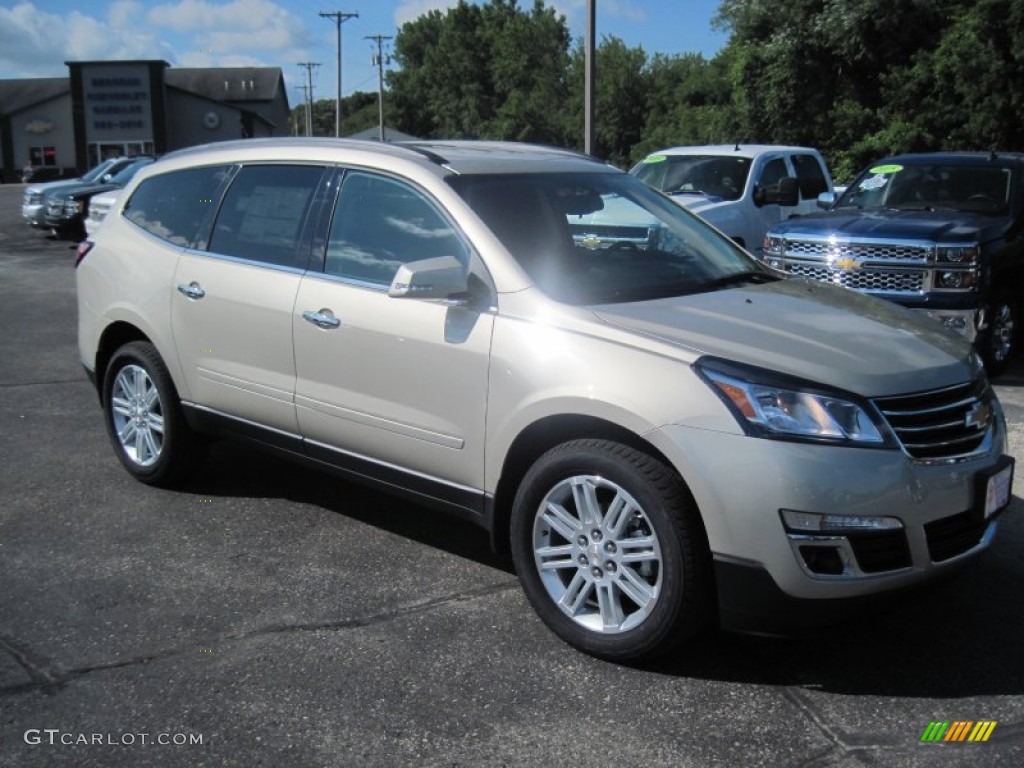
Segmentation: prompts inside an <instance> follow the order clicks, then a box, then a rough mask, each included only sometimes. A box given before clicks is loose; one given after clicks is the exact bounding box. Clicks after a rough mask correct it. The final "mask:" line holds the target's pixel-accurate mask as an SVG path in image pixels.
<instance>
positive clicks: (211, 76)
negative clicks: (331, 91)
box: [164, 67, 287, 102]
mask: <svg viewBox="0 0 1024 768" xmlns="http://www.w3.org/2000/svg"><path fill="white" fill-rule="evenodd" d="M164 82H165V83H167V85H173V86H174V87H175V88H180V89H181V90H183V91H191V92H192V93H198V94H199V95H200V96H205V97H206V98H208V99H213V100H214V101H227V102H231V101H273V100H274V98H275V97H276V96H277V93H278V91H279V90H280V91H281V92H282V93H284V77H283V76H282V74H281V69H280V67H216V68H209V69H206V68H203V69H199V68H183V69H176V68H169V69H167V70H166V71H165V72H164ZM285 97H286V98H287V94H285Z"/></svg>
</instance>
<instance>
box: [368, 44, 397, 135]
mask: <svg viewBox="0 0 1024 768" xmlns="http://www.w3.org/2000/svg"><path fill="white" fill-rule="evenodd" d="M363 39H364V40H376V41H377V56H376V59H377V113H378V114H379V115H380V141H381V143H382V144H383V143H384V53H383V51H382V47H383V45H384V41H385V40H390V39H391V38H390V37H387V36H386V35H367V36H366V37H365V38H363Z"/></svg>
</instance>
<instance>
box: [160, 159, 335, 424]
mask: <svg viewBox="0 0 1024 768" xmlns="http://www.w3.org/2000/svg"><path fill="white" fill-rule="evenodd" d="M324 176H325V169H324V168H323V167H320V166H315V165H287V164H278V165H249V166H244V167H242V168H241V169H240V170H239V171H238V174H237V175H236V176H235V178H234V179H233V180H232V182H231V185H230V187H229V188H228V190H227V193H226V195H225V197H224V202H223V203H222V205H221V207H220V211H219V213H218V215H217V219H216V224H215V226H214V228H213V232H212V234H211V236H210V242H209V245H208V248H205V249H202V248H193V249H189V250H186V251H185V252H184V253H183V254H182V256H181V258H180V259H179V261H178V269H177V273H176V275H175V281H174V285H175V291H176V295H175V297H174V302H173V309H172V313H171V319H172V328H173V331H174V337H175V343H176V346H177V350H178V357H179V361H180V363H181V367H182V370H183V371H184V375H185V377H186V379H187V381H188V385H189V390H190V392H191V396H192V398H193V401H194V402H195V404H196V405H200V406H203V407H205V408H208V409H212V410H213V411H216V412H218V413H222V414H227V415H230V416H233V417H236V418H241V419H245V420H247V421H252V422H255V423H257V424H260V425H264V426H270V427H273V428H275V429H278V430H283V431H285V432H288V433H290V434H293V435H294V434H296V433H297V431H298V427H297V423H296V419H295V403H294V395H295V358H294V355H293V353H292V311H293V309H294V307H295V296H296V293H297V291H298V287H299V283H300V282H301V280H302V273H303V271H304V270H305V267H306V263H307V260H308V255H309V243H308V240H305V239H304V238H305V234H304V233H306V232H307V230H308V228H307V227H306V221H307V218H308V217H309V216H310V212H311V209H312V208H313V201H314V199H315V195H316V191H317V189H318V187H319V186H320V185H321V182H322V181H323V178H324Z"/></svg>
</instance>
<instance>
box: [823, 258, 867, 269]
mask: <svg viewBox="0 0 1024 768" xmlns="http://www.w3.org/2000/svg"><path fill="white" fill-rule="evenodd" d="M829 266H830V267H834V268H836V269H845V270H854V269H860V262H859V261H857V260H856V259H853V258H850V257H847V258H845V259H836V260H835V261H830V262H829Z"/></svg>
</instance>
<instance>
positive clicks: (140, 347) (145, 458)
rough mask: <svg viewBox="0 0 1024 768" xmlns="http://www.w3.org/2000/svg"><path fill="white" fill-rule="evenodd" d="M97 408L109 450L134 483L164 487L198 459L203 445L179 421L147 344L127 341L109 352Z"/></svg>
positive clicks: (173, 397)
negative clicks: (111, 447) (102, 417)
mask: <svg viewBox="0 0 1024 768" xmlns="http://www.w3.org/2000/svg"><path fill="white" fill-rule="evenodd" d="M103 408H104V411H105V417H106V418H105V421H106V425H107V433H108V434H109V436H110V441H111V443H113V445H114V451H115V452H116V453H117V457H118V458H119V459H120V460H121V463H122V464H123V465H124V467H125V469H127V470H128V471H129V472H130V473H131V474H132V475H134V476H135V478H137V479H138V480H141V481H142V482H144V483H148V484H150V485H167V484H170V483H172V482H173V481H174V480H177V479H178V478H179V477H181V476H182V475H183V474H185V473H186V472H188V471H189V470H191V469H192V468H194V467H195V465H196V464H197V463H198V462H199V461H201V460H202V458H203V456H204V451H203V448H204V443H203V442H202V441H201V440H200V439H199V437H198V436H197V435H196V434H195V433H194V432H192V430H191V429H190V428H189V426H188V424H187V423H186V422H185V417H184V415H183V414H182V412H181V404H180V403H179V401H178V395H177V392H176V391H175V389H174V383H173V382H172V381H171V376H170V373H168V371H167V367H166V366H165V365H164V362H163V360H161V359H160V355H159V354H158V353H157V351H156V349H155V348H154V347H153V345H152V344H149V343H147V342H142V341H133V342H131V343H129V344H125V345H124V346H123V347H121V348H120V349H118V350H117V352H116V353H114V356H113V358H111V360H110V365H109V366H107V371H106V376H105V377H104V384H103Z"/></svg>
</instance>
